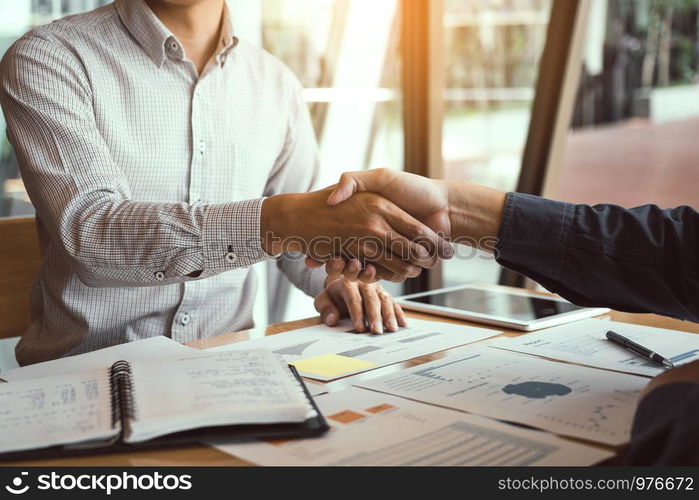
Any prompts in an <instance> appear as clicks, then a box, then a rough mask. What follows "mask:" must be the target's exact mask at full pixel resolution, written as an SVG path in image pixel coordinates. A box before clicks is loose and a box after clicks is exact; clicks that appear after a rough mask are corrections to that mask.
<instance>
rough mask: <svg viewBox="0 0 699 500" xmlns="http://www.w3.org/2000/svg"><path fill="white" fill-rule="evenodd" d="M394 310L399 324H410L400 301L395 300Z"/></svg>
mask: <svg viewBox="0 0 699 500" xmlns="http://www.w3.org/2000/svg"><path fill="white" fill-rule="evenodd" d="M393 311H394V312H395V314H396V319H397V320H398V326H408V318H407V316H406V315H405V312H403V308H402V307H401V306H400V304H399V303H398V302H395V301H394V302H393Z"/></svg>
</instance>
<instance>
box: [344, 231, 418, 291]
mask: <svg viewBox="0 0 699 500" xmlns="http://www.w3.org/2000/svg"><path fill="white" fill-rule="evenodd" d="M348 250H349V253H350V255H351V257H355V258H356V257H360V258H361V259H363V260H365V261H369V262H371V263H373V264H374V265H375V266H376V267H377V269H381V268H383V269H384V270H385V271H386V272H383V273H380V274H381V276H380V277H381V279H385V278H384V277H383V276H384V275H386V276H392V275H397V276H399V277H400V279H403V278H415V277H416V276H420V273H421V272H422V268H421V267H420V266H416V265H414V264H411V263H410V262H406V261H403V260H402V259H401V258H400V256H399V255H394V254H393V253H392V252H391V251H390V249H386V248H384V242H383V241H382V240H381V239H380V238H366V239H365V240H364V241H362V242H361V243H360V242H358V241H355V242H353V243H352V244H351V245H349V248H348ZM391 273H392V274H391ZM391 281H393V280H391Z"/></svg>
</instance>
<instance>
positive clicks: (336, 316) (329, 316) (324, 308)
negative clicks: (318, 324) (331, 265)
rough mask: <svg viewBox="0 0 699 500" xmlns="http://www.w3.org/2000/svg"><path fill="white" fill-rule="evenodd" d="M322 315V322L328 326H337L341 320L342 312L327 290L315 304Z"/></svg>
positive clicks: (316, 299)
mask: <svg viewBox="0 0 699 500" xmlns="http://www.w3.org/2000/svg"><path fill="white" fill-rule="evenodd" d="M313 305H314V306H315V308H316V311H318V312H319V313H320V320H321V321H322V322H323V323H325V324H326V325H328V326H335V325H337V322H338V321H339V320H340V311H339V310H338V308H337V306H336V305H335V302H334V301H333V300H332V297H331V296H330V293H328V291H327V290H323V291H322V292H320V293H319V294H318V295H317V296H316V298H315V301H314V303H313Z"/></svg>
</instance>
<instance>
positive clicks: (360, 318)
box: [342, 281, 366, 333]
mask: <svg viewBox="0 0 699 500" xmlns="http://www.w3.org/2000/svg"><path fill="white" fill-rule="evenodd" d="M342 298H343V299H344V301H345V305H346V306H347V311H348V312H349V315H350V319H351V320H352V325H353V326H354V329H355V330H356V331H358V332H361V333H364V332H365V331H366V327H365V326H364V323H365V320H364V308H363V299H362V294H361V293H360V291H359V286H358V285H357V284H356V283H352V282H351V281H345V282H344V283H343V287H342Z"/></svg>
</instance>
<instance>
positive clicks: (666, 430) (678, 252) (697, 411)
mask: <svg viewBox="0 0 699 500" xmlns="http://www.w3.org/2000/svg"><path fill="white" fill-rule="evenodd" d="M360 191H371V192H375V193H378V194H381V195H383V196H384V197H386V198H388V199H389V200H390V201H392V202H393V203H395V204H396V205H398V206H399V207H401V208H403V209H404V210H406V211H408V212H409V213H411V214H412V215H413V216H414V217H415V218H417V219H419V220H420V221H422V222H423V223H425V224H427V225H428V226H430V227H432V229H434V230H435V231H437V232H441V233H443V234H444V235H446V236H447V237H449V238H451V240H452V241H455V242H457V243H463V244H468V245H470V246H473V247H476V248H479V249H482V250H486V251H489V252H491V253H493V254H494V255H495V258H496V260H497V262H498V263H500V264H502V265H503V266H505V267H507V268H509V269H512V270H514V271H517V272H518V273H521V274H523V275H525V276H528V277H529V278H531V279H533V280H535V281H536V282H538V283H540V284H541V285H543V286H544V287H546V288H547V289H548V290H550V291H552V292H556V293H558V294H559V295H561V296H562V297H564V298H566V299H568V300H570V301H571V302H574V303H576V304H579V305H584V306H597V307H611V308H613V309H616V310H619V311H627V312H635V313H656V314H662V315H665V316H672V317H675V318H679V319H682V320H688V321H695V322H699V214H698V213H697V212H696V211H694V210H693V209H692V208H690V207H679V208H676V209H673V210H663V209H660V208H658V207H657V206H652V205H646V206H642V207H637V208H632V209H628V210H627V209H624V208H622V207H619V206H615V205H596V206H594V207H592V206H588V205H575V204H571V203H564V202H560V201H554V200H548V199H544V198H539V197H536V196H530V195H525V194H519V193H504V192H501V191H497V190H494V189H490V188H487V187H484V186H479V185H477V184H473V183H469V182H457V181H438V180H431V179H426V178H423V177H419V176H416V175H412V174H406V173H399V172H394V171H391V170H385V169H381V170H371V171H367V172H355V173H348V174H345V175H343V177H342V179H341V181H340V183H339V184H338V186H337V188H336V189H335V191H334V192H333V194H332V195H331V196H330V197H329V199H328V203H329V204H331V205H335V204H338V203H340V202H342V201H344V200H346V199H348V198H350V197H351V196H352V195H353V194H354V193H356V192H360ZM307 263H308V264H309V265H310V266H318V265H320V264H319V263H317V262H314V261H312V260H308V261H307ZM326 268H327V269H328V272H329V274H331V275H333V274H344V275H345V276H346V277H349V278H351V279H361V280H365V281H371V280H373V279H374V278H375V276H376V273H377V269H376V266H374V265H371V264H369V265H367V266H366V267H365V269H364V270H363V271H361V272H359V271H357V269H359V268H360V266H357V265H356V264H355V265H353V266H352V270H353V271H352V272H350V271H349V266H346V265H345V263H344V261H341V260H338V259H335V260H332V261H330V262H329V263H328V264H327V266H326ZM698 423H699V362H695V363H691V364H688V365H685V366H682V367H680V368H676V369H673V370H669V371H667V372H665V373H664V374H662V375H660V376H658V377H656V378H655V379H653V380H652V381H651V382H650V383H649V384H648V387H647V388H646V389H645V391H644V392H643V394H642V395H641V401H640V404H639V407H638V410H637V412H636V416H635V420H634V426H633V431H632V439H631V444H630V447H629V449H628V452H627V454H626V458H625V461H626V463H628V464H631V465H651V464H652V465H690V464H694V465H696V464H699V425H698Z"/></svg>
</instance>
